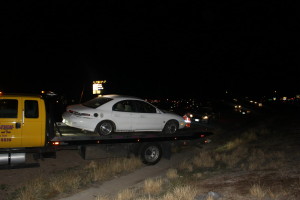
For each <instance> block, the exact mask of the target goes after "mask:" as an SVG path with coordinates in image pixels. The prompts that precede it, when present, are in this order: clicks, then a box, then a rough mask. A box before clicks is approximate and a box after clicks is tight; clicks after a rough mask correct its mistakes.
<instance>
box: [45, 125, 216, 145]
mask: <svg viewBox="0 0 300 200" xmlns="http://www.w3.org/2000/svg"><path fill="white" fill-rule="evenodd" d="M210 135H212V133H211V132H207V131H200V130H199V128H184V129H181V130H178V131H177V133H175V134H172V135H167V134H161V133H157V132H125V133H114V134H112V135H107V136H99V135H98V134H96V133H94V132H90V131H82V130H80V129H77V128H72V127H69V126H67V125H65V124H63V123H60V122H59V123H57V128H56V136H55V137H53V138H52V139H51V140H50V141H51V143H52V144H53V145H82V144H100V143H101V144H108V143H135V142H154V141H176V140H198V139H204V138H206V137H207V136H210ZM204 142H205V141H204Z"/></svg>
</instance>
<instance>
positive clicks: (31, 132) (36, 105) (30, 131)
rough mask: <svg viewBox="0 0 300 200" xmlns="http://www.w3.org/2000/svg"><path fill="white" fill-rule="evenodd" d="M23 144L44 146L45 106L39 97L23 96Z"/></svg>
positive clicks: (26, 145) (25, 145)
mask: <svg viewBox="0 0 300 200" xmlns="http://www.w3.org/2000/svg"><path fill="white" fill-rule="evenodd" d="M22 105H23V110H22V114H23V121H22V146H23V147H37V146H43V145H44V141H45V108H44V106H43V101H42V100H41V99H38V98H22Z"/></svg>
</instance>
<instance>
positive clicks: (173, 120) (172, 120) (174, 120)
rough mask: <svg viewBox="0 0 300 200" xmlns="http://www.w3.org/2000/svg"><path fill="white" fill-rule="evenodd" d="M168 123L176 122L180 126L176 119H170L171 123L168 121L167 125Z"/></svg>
mask: <svg viewBox="0 0 300 200" xmlns="http://www.w3.org/2000/svg"><path fill="white" fill-rule="evenodd" d="M168 122H175V123H176V124H177V126H179V122H178V121H177V120H176V119H170V120H169V121H167V123H168Z"/></svg>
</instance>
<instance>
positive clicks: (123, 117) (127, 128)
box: [62, 95, 185, 132]
mask: <svg viewBox="0 0 300 200" xmlns="http://www.w3.org/2000/svg"><path fill="white" fill-rule="evenodd" d="M102 100H104V102H105V103H104V104H101V103H100V104H101V105H100V104H99V105H100V106H98V105H97V103H98V101H99V102H102V103H103V101H102ZM106 100H107V102H106ZM127 104H128V105H127ZM91 105H92V107H90V106H91ZM97 106H98V107H97ZM118 107H120V108H118ZM62 117H63V122H64V123H65V124H66V125H68V126H71V127H75V128H80V129H83V130H87V131H96V129H97V125H98V124H100V123H101V122H103V121H109V122H112V123H113V124H114V132H142V131H154V132H161V131H163V130H164V128H165V125H166V123H167V122H169V121H171V120H172V121H173V122H176V123H177V127H176V130H177V129H182V128H184V127H185V121H184V119H183V117H182V116H180V115H177V114H175V113H170V112H164V111H162V110H160V109H158V108H157V107H155V106H154V105H152V104H150V103H148V102H146V101H144V100H142V99H140V98H136V97H129V96H123V95H104V96H102V97H97V98H94V99H92V100H90V101H88V102H86V103H83V104H76V105H70V106H68V107H67V110H66V112H64V113H63V116H62ZM96 132H97V131H96Z"/></svg>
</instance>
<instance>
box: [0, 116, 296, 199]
mask: <svg viewBox="0 0 300 200" xmlns="http://www.w3.org/2000/svg"><path fill="white" fill-rule="evenodd" d="M254 124H255V125H264V126H268V127H271V128H272V130H274V131H275V130H276V131H277V132H281V133H282V134H279V135H278V136H276V137H271V138H270V139H268V138H264V139H265V141H258V142H257V143H255V144H254V145H257V147H263V148H265V149H266V150H268V151H273V150H276V151H281V152H283V153H284V155H285V156H286V158H285V161H286V162H285V163H284V165H283V166H282V167H281V168H279V169H271V170H268V169H266V170H253V171H245V170H242V169H241V170H240V169H233V170H229V171H226V172H225V173H224V171H222V172H220V173H214V174H213V175H210V176H208V177H207V178H205V179H201V181H197V182H195V183H193V184H194V185H195V187H197V188H199V191H201V192H203V194H205V193H207V192H208V191H214V192H217V193H219V194H220V195H221V199H235V200H238V199H249V200H250V199H259V198H258V197H256V198H255V197H253V196H251V195H249V188H251V186H253V185H254V184H257V183H259V184H260V186H261V187H262V188H264V191H269V195H268V199H271V200H275V199H276V200H281V199H282V200H283V199H291V200H296V199H300V153H299V152H300V114H298V113H297V112H293V111H292V112H290V111H289V112H283V113H282V112H276V113H275V112H274V113H273V112H272V113H267V114H265V113H263V114H259V115H256V116H254V117H250V118H245V117H240V116H234V117H232V118H227V116H224V117H222V118H221V119H220V121H218V123H216V124H215V126H213V127H211V129H212V130H214V129H217V131H218V133H221V134H219V135H216V136H213V138H212V142H211V143H210V144H207V146H206V148H207V149H212V148H217V147H218V146H220V145H221V144H222V143H224V141H223V140H224V137H231V136H232V135H234V133H235V132H239V131H241V130H243V129H246V128H250V127H251V126H252V125H254ZM270 140H271V141H270ZM182 159H184V156H183V157H182ZM88 162H90V161H86V160H83V159H82V158H81V157H80V155H79V154H78V152H77V151H76V150H67V151H60V152H58V153H57V158H56V159H45V160H44V161H40V167H39V168H25V169H10V170H0V177H1V179H0V191H1V196H0V200H7V198H8V196H9V194H10V193H12V192H14V191H15V190H16V189H17V188H20V187H21V186H22V185H23V184H25V183H27V182H28V181H29V180H30V179H32V178H33V177H38V176H39V175H40V174H47V175H49V176H51V175H52V174H54V172H57V171H60V170H64V169H68V168H74V167H81V166H84V165H86V164H87V163H88ZM163 162H164V163H165V162H167V161H163ZM156 168H157V170H158V171H159V170H160V171H161V173H162V172H163V171H166V170H167V169H168V168H170V166H167V167H164V168H159V167H156ZM146 169H148V170H149V167H145V170H146ZM154 169H155V168H153V170H154ZM139 170H143V169H139ZM153 170H152V171H153ZM132 174H134V173H132ZM138 174H139V175H135V176H142V178H141V179H139V182H140V181H142V179H145V178H146V176H144V175H145V174H143V172H141V173H138ZM141 174H142V175H141ZM156 175H159V173H157V174H156ZM133 176H134V175H133ZM119 178H120V177H119ZM128 179H132V177H130V176H128ZM112 181H113V180H112ZM114 181H115V183H116V182H117V181H118V178H115V180H114ZM123 181H124V180H123ZM125 182H126V180H125ZM115 183H112V184H115ZM132 184H133V185H134V184H137V182H134V183H132ZM103 185H105V184H103ZM103 185H102V186H103ZM133 185H128V184H127V185H126V186H128V187H132V186H133ZM96 188H97V190H101V185H100V186H97V187H96ZM123 188H124V184H123V186H122V187H120V188H119V189H120V190H121V189H123ZM105 189H106V192H107V193H109V192H110V191H107V188H105ZM117 190H118V188H116V187H114V188H113V189H112V190H111V192H112V193H115V192H116V191H117ZM75 197H76V195H74V196H73V197H69V199H76V198H75ZM94 197H95V196H94ZM80 198H81V199H83V198H82V196H81V197H80ZM87 199H88V198H87ZM261 199H262V198H261Z"/></svg>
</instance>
